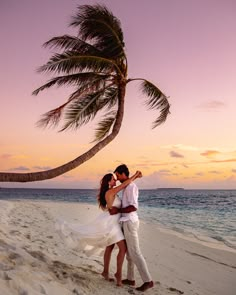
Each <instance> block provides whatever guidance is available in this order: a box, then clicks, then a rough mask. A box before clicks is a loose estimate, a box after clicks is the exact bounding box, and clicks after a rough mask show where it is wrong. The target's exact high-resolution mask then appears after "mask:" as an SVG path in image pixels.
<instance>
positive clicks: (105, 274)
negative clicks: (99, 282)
mask: <svg viewBox="0 0 236 295" xmlns="http://www.w3.org/2000/svg"><path fill="white" fill-rule="evenodd" d="M101 275H102V276H103V277H104V279H105V280H106V281H109V282H114V281H115V280H114V279H113V278H109V274H108V273H105V272H102V273H101Z"/></svg>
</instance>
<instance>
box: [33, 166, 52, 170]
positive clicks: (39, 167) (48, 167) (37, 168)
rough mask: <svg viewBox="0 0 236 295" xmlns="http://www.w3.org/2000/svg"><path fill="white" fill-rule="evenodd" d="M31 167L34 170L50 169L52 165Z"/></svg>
mask: <svg viewBox="0 0 236 295" xmlns="http://www.w3.org/2000/svg"><path fill="white" fill-rule="evenodd" d="M33 169H36V170H50V169H52V167H50V166H34V167H33Z"/></svg>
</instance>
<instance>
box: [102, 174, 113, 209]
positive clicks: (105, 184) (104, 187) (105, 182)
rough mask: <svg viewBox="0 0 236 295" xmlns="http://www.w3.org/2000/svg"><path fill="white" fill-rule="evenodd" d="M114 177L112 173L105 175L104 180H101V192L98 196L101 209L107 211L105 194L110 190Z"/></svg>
mask: <svg viewBox="0 0 236 295" xmlns="http://www.w3.org/2000/svg"><path fill="white" fill-rule="evenodd" d="M112 176H113V174H112V173H108V174H106V175H104V176H103V178H102V180H101V186H100V191H99V194H98V204H99V208H102V209H106V205H107V201H106V199H105V194H106V192H107V191H108V190H109V184H108V183H109V182H110V181H111V179H112Z"/></svg>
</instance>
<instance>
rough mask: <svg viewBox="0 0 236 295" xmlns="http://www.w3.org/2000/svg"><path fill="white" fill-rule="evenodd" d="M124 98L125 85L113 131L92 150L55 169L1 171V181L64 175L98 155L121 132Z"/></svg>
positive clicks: (37, 179)
mask: <svg viewBox="0 0 236 295" xmlns="http://www.w3.org/2000/svg"><path fill="white" fill-rule="evenodd" d="M124 98H125V85H123V86H121V87H120V91H119V106H118V111H117V117H116V121H115V124H114V126H113V129H112V132H111V134H110V135H108V136H107V137H106V138H105V139H103V140H102V141H100V142H99V143H97V144H96V145H95V146H94V147H92V148H91V149H90V150H88V151H87V152H85V153H84V154H82V155H81V156H79V157H78V158H76V159H74V160H72V161H70V162H68V163H66V164H64V165H62V166H59V167H56V168H53V169H50V170H46V171H40V172H32V173H7V172H6V173H5V172H0V182H30V181H40V180H45V179H51V178H54V177H57V176H59V175H62V174H64V173H66V172H68V171H70V170H72V169H75V168H76V167H78V166H80V165H81V164H83V163H84V162H86V161H88V160H89V159H91V158H92V157H93V156H94V155H96V154H97V153H98V152H99V151H100V150H101V149H103V148H104V147H105V146H106V145H108V144H109V143H110V142H111V141H112V140H113V139H114V138H115V137H116V136H117V134H118V133H119V131H120V128H121V123H122V120H123V115H124Z"/></svg>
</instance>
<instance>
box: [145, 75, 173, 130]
mask: <svg viewBox="0 0 236 295" xmlns="http://www.w3.org/2000/svg"><path fill="white" fill-rule="evenodd" d="M141 90H142V92H143V93H144V94H145V95H147V96H148V97H149V99H148V100H146V105H147V106H148V107H149V109H156V110H159V111H160V115H159V117H158V118H157V119H156V120H155V121H154V122H153V125H152V128H156V127H157V126H158V125H160V124H162V123H164V122H165V120H166V118H167V116H168V114H169V113H170V111H169V110H170V104H169V102H168V99H167V96H166V95H165V94H164V93H162V92H161V90H160V89H159V88H157V87H156V86H155V85H154V84H152V83H151V82H149V81H147V80H143V82H142V84H141Z"/></svg>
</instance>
